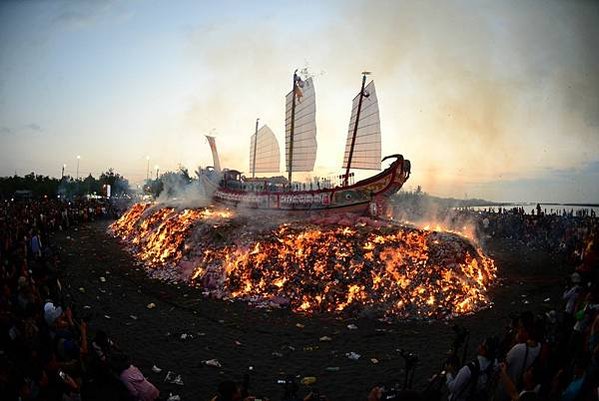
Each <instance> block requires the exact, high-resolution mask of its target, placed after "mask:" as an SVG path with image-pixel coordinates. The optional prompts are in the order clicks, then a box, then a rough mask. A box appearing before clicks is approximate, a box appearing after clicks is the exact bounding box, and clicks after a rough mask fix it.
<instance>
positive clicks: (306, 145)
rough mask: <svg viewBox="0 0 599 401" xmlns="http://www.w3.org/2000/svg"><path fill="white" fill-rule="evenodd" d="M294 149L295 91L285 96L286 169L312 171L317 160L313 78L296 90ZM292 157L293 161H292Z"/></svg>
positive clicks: (302, 83)
mask: <svg viewBox="0 0 599 401" xmlns="http://www.w3.org/2000/svg"><path fill="white" fill-rule="evenodd" d="M294 92H295V113H294V114H295V118H294V126H293V151H292V152H291V109H292V101H293V96H294V93H293V92H289V93H288V94H287V96H286V97H285V100H286V102H285V104H286V107H285V160H286V161H285V170H286V171H290V170H291V171H292V172H296V171H312V170H314V162H315V161H316V148H317V143H316V95H315V92H314V84H313V82H312V78H308V79H306V80H305V81H303V82H301V84H300V87H299V89H298V90H295V91H294ZM290 159H291V162H290Z"/></svg>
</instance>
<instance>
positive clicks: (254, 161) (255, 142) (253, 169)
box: [252, 118, 260, 178]
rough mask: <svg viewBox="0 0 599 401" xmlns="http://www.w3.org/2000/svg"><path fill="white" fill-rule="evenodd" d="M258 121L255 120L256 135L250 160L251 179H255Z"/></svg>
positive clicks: (257, 119)
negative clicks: (252, 156)
mask: <svg viewBox="0 0 599 401" xmlns="http://www.w3.org/2000/svg"><path fill="white" fill-rule="evenodd" d="M258 121H260V119H259V118H256V133H255V134H254V159H253V160H252V178H254V177H256V146H257V145H258Z"/></svg>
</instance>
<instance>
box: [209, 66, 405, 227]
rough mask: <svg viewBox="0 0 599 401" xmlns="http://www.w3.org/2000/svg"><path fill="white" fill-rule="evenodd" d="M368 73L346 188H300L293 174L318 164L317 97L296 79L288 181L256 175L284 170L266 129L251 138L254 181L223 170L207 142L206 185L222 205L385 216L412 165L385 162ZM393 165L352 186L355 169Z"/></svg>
mask: <svg viewBox="0 0 599 401" xmlns="http://www.w3.org/2000/svg"><path fill="white" fill-rule="evenodd" d="M368 75H369V73H366V72H365V73H363V76H362V86H361V89H360V92H359V93H358V95H357V96H356V97H355V98H354V99H353V104H352V111H351V117H350V121H349V129H348V135H347V140H346V146H345V154H344V159H343V168H344V169H345V174H344V175H343V182H342V185H339V186H334V187H328V185H322V186H321V183H320V182H313V183H310V184H309V185H305V184H303V185H302V184H295V183H294V182H293V180H292V175H293V173H294V172H309V171H313V170H314V163H315V161H316V150H317V141H316V94H315V91H314V82H313V80H312V78H307V79H306V80H302V79H301V78H300V77H299V76H298V74H297V71H296V72H295V73H294V75H293V86H292V90H291V92H289V93H288V94H287V95H286V109H285V158H286V171H287V174H288V175H287V179H285V178H284V177H271V178H256V173H273V172H278V171H279V163H280V151H279V144H278V142H277V139H276V137H275V135H274V133H273V132H272V131H271V130H270V128H269V127H268V126H266V125H264V126H263V127H261V128H260V129H258V121H256V130H255V133H254V135H252V137H251V144H250V166H249V171H250V174H251V175H252V177H251V178H249V177H245V176H244V175H242V173H241V172H240V171H237V170H229V169H225V170H222V171H221V170H220V163H219V161H218V153H217V151H216V144H215V140H214V138H213V137H208V141H209V143H210V147H211V149H212V153H213V157H214V167H213V168H209V169H207V170H205V172H204V174H203V178H204V179H203V182H204V184H205V185H206V187H208V188H211V192H212V193H213V199H214V200H215V201H217V202H219V203H223V204H227V205H233V206H239V205H241V206H244V207H249V208H257V209H267V210H284V211H328V210H334V211H337V212H355V213H363V212H365V211H366V210H369V211H370V213H371V214H372V215H374V216H377V215H380V214H382V213H383V210H384V208H385V205H386V199H387V198H388V197H389V196H390V195H392V194H394V193H396V192H397V191H399V189H400V188H401V187H402V186H403V184H404V183H405V182H406V180H407V179H408V178H409V176H410V161H409V160H405V159H404V158H403V156H402V155H399V154H394V155H391V156H387V157H385V158H383V159H382V160H381V130H380V117H379V106H378V100H377V96H376V90H375V87H374V81H370V83H368V85H366V80H367V76H368ZM387 160H389V161H391V164H390V165H389V166H388V167H387V168H386V169H385V170H383V171H382V172H380V173H379V174H377V175H374V176H372V177H370V178H367V179H365V180H361V181H359V182H356V183H351V182H350V181H351V179H352V178H353V174H352V173H351V172H350V170H351V169H363V170H380V169H381V163H382V162H385V161H387Z"/></svg>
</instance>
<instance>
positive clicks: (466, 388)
mask: <svg viewBox="0 0 599 401" xmlns="http://www.w3.org/2000/svg"><path fill="white" fill-rule="evenodd" d="M497 348H498V341H497V339H496V338H493V337H491V338H487V339H486V340H485V341H483V342H482V343H481V344H480V345H479V347H478V350H477V351H478V352H477V353H478V355H477V357H476V359H475V360H474V361H472V362H470V363H468V364H466V365H465V366H463V367H462V368H461V369H460V370H459V371H458V372H457V374H456V375H455V376H454V374H455V367H452V366H448V373H447V388H448V390H449V400H450V401H465V400H481V401H483V400H486V399H489V397H490V394H491V390H492V382H493V375H494V372H495V368H496V364H497V360H496V351H497Z"/></svg>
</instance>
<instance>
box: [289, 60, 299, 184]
mask: <svg viewBox="0 0 599 401" xmlns="http://www.w3.org/2000/svg"><path fill="white" fill-rule="evenodd" d="M296 85H297V70H295V71H294V72H293V86H292V87H291V127H290V130H289V171H288V173H287V180H288V181H289V187H290V188H291V173H292V172H293V130H294V128H295V127H294V125H295V90H296Z"/></svg>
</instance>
